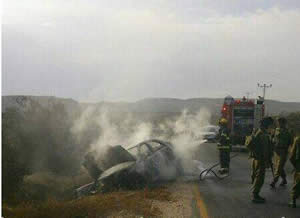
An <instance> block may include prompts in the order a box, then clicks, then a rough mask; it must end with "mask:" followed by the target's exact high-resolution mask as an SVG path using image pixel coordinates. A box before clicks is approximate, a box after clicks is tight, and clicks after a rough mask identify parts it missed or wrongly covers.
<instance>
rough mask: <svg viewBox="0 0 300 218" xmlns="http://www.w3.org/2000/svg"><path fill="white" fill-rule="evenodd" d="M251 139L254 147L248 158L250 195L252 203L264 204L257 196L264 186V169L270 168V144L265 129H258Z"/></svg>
mask: <svg viewBox="0 0 300 218" xmlns="http://www.w3.org/2000/svg"><path fill="white" fill-rule="evenodd" d="M253 138H254V139H255V140H254V147H253V149H252V150H251V153H250V156H251V157H252V158H253V161H252V174H253V184H252V188H251V191H252V194H253V202H255V203H256V202H264V199H263V198H262V197H260V196H259V192H260V190H261V188H262V186H263V184H264V179H265V171H266V168H268V167H269V166H270V159H271V157H272V144H271V140H270V137H269V134H268V132H267V131H266V129H263V128H260V129H258V130H257V131H256V132H255V133H254V136H253Z"/></svg>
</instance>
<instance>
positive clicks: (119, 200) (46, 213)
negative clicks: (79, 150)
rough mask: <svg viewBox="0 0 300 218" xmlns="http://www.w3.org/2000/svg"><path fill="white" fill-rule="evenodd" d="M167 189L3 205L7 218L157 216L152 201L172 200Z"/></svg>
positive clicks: (158, 211)
mask: <svg viewBox="0 0 300 218" xmlns="http://www.w3.org/2000/svg"><path fill="white" fill-rule="evenodd" d="M171 200H175V199H172V197H171V193H170V192H169V191H168V190H167V188H166V187H159V188H152V189H144V190H138V191H118V192H112V193H107V194H97V195H94V196H88V197H84V198H82V199H77V200H69V201H58V200H56V199H51V198H50V199H48V200H47V201H44V202H40V203H25V204H24V203H23V204H19V205H17V206H14V207H9V206H8V205H6V204H4V205H3V214H4V216H5V217H8V218H40V217H43V218H53V217H56V218H74V217H77V218H84V217H89V218H99V217H120V216H121V217H141V216H143V217H158V216H160V215H161V212H160V210H159V209H158V208H156V207H153V205H152V202H153V201H171Z"/></svg>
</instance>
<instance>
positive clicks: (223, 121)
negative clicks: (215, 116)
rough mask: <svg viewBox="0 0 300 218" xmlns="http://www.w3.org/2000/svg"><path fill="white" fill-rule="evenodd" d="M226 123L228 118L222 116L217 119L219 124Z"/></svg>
mask: <svg viewBox="0 0 300 218" xmlns="http://www.w3.org/2000/svg"><path fill="white" fill-rule="evenodd" d="M227 123H228V120H227V119H226V118H224V117H223V118H221V119H220V120H219V124H220V125H226V124H227Z"/></svg>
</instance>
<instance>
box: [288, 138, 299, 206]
mask: <svg viewBox="0 0 300 218" xmlns="http://www.w3.org/2000/svg"><path fill="white" fill-rule="evenodd" d="M290 162H291V163H292V165H293V166H294V168H295V171H294V184H293V187H292V191H291V200H290V202H289V207H292V208H295V207H296V199H297V198H298V197H299V196H300V137H296V138H295V140H294V143H293V146H292V149H291V155H290Z"/></svg>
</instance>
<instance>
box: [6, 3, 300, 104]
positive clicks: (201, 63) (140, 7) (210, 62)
mask: <svg viewBox="0 0 300 218" xmlns="http://www.w3.org/2000/svg"><path fill="white" fill-rule="evenodd" d="M2 18H3V19H2V20H3V25H2V95H18V94H24V95H25V94H26V95H52V96H58V97H68V98H73V99H76V100H79V101H102V100H112V101H118V100H125V101H135V100H139V99H142V98H147V97H174V98H197V97H224V96H226V95H228V94H231V95H232V96H233V97H241V96H243V95H245V93H246V92H250V93H251V95H252V96H253V97H254V96H255V95H256V94H261V93H259V91H261V90H259V89H258V88H257V83H258V82H260V83H266V84H270V83H272V84H273V87H272V88H271V89H268V91H267V98H272V99H277V100H282V101H298V102H299V101H300V94H299V93H300V91H299V90H300V89H299V87H300V40H299V39H300V1H299V0H264V1H262V0H216V1H214V0H181V1H179V0H144V1H143V0H115V1H114V0H107V1H106V0H64V1H63V0H43V1H41V0H26V1H25V0H4V1H3V17H2Z"/></svg>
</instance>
